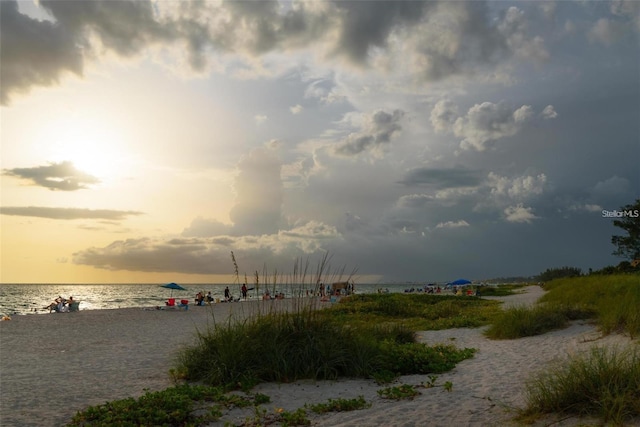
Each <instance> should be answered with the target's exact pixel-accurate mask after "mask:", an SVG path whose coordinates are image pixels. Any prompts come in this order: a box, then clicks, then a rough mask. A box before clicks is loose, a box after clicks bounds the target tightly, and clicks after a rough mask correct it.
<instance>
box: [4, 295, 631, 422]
mask: <svg viewBox="0 0 640 427" xmlns="http://www.w3.org/2000/svg"><path fill="white" fill-rule="evenodd" d="M542 292H543V291H542V290H541V289H540V288H539V287H535V286H533V287H528V288H526V289H525V292H524V293H522V294H518V295H514V296H509V297H504V298H497V299H500V300H503V301H504V303H505V305H516V304H532V303H533V302H535V301H536V300H537V299H538V298H539V297H540V296H541V295H542ZM292 304H293V301H292V300H284V301H264V302H263V301H253V302H243V303H233V304H216V305H214V306H212V307H191V308H190V309H189V310H187V311H184V310H154V309H118V310H95V311H80V312H78V313H68V314H52V315H32V316H15V317H14V318H13V319H12V320H11V321H4V322H0V425H2V426H26V425H29V426H61V425H64V424H65V423H66V422H68V421H69V420H70V419H71V417H72V416H73V415H74V414H75V413H76V412H77V411H78V410H82V409H84V408H86V407H87V406H89V405H97V404H101V403H104V402H106V401H109V400H115V399H121V398H126V397H137V396H140V395H142V394H144V392H145V391H146V390H153V391H154V390H161V389H164V388H166V387H169V386H171V385H172V382H171V378H170V377H169V374H168V371H169V369H170V368H171V366H172V362H173V359H174V357H175V354H176V351H177V350H178V349H180V348H181V347H182V346H184V345H186V344H189V343H192V342H194V340H195V331H196V329H198V328H199V329H205V328H206V327H207V325H209V324H211V323H212V322H213V319H215V322H224V321H226V319H228V317H229V316H230V315H235V316H238V317H246V316H248V315H250V314H252V313H254V312H255V311H256V310H266V309H269V308H270V307H272V306H275V307H277V308H278V309H288V308H290V307H291V306H292ZM482 330H483V329H482V328H480V329H448V330H443V331H426V332H420V333H419V338H420V340H421V341H423V342H426V343H428V344H436V343H447V344H450V343H453V344H455V345H456V346H458V347H472V348H476V349H478V352H477V353H476V356H475V357H474V358H472V359H469V360H466V361H464V362H462V363H460V364H458V365H457V367H456V368H455V369H454V370H453V371H451V372H449V373H446V374H442V375H440V376H439V377H438V380H437V381H436V384H443V383H444V382H446V381H450V382H451V383H452V384H453V389H452V390H451V392H447V391H445V390H444V389H443V388H442V387H434V388H430V389H421V392H422V394H421V395H420V396H418V397H416V398H415V399H413V400H410V401H391V400H386V399H382V398H380V397H379V396H378V394H377V390H379V389H381V388H383V386H380V385H377V384H376V383H375V382H374V381H372V380H340V381H322V382H313V381H300V382H296V383H291V384H273V383H268V384H261V385H259V386H257V387H256V388H255V389H254V391H256V392H260V393H264V394H266V395H268V396H270V397H271V403H269V404H266V405H264V407H265V409H267V410H268V411H269V412H273V410H275V409H276V408H283V409H285V410H295V409H298V408H300V407H303V406H304V404H305V403H321V402H326V401H327V400H328V399H330V398H338V397H340V398H355V397H358V396H364V398H365V399H366V400H367V401H369V402H371V403H372V406H371V408H369V409H365V410H360V411H354V412H345V413H332V414H328V415H321V416H318V415H313V414H312V413H311V412H310V418H311V419H312V421H313V424H314V425H317V426H382V425H384V426H453V425H456V426H502V425H508V424H509V423H510V419H511V418H512V417H513V411H510V409H513V408H515V407H518V406H521V405H522V404H523V394H522V392H523V387H522V386H523V382H524V380H525V379H526V378H527V377H529V375H531V373H533V372H535V371H538V370H540V369H542V368H544V367H545V366H546V365H548V363H550V362H552V361H554V360H558V359H562V358H565V357H566V356H567V355H570V354H574V353H576V352H581V351H585V350H588V349H589V348H590V347H592V346H608V345H626V344H629V343H630V342H631V341H630V340H629V338H626V337H623V336H620V335H610V336H606V337H600V335H599V334H598V332H597V330H596V329H595V328H594V327H593V326H592V325H589V324H588V323H585V322H575V323H573V324H572V325H571V326H570V327H569V328H567V329H563V330H560V331H555V332H551V333H548V334H545V335H542V336H537V337H529V338H522V339H518V340H505V341H492V340H488V339H486V338H484V337H483V335H482ZM427 381H428V377H427V376H425V375H413V376H404V377H401V378H400V379H399V380H398V382H397V384H413V385H418V384H421V383H423V382H427ZM397 384H396V385H397ZM252 415H253V411H252V410H237V409H236V410H232V411H230V412H227V413H225V414H224V416H223V418H222V419H221V420H220V421H218V422H216V423H213V424H211V425H212V426H223V425H224V424H225V422H231V423H236V424H240V423H242V422H243V421H244V420H245V418H246V417H248V416H252ZM554 421H555V420H554ZM551 422H553V421H551ZM585 422H589V420H584V419H582V420H578V419H574V418H570V419H567V420H564V421H561V422H558V423H556V424H554V425H558V426H570V425H578V424H580V423H585ZM540 425H544V424H540ZM583 425H584V424H583ZM633 425H640V424H638V423H636V424H633Z"/></svg>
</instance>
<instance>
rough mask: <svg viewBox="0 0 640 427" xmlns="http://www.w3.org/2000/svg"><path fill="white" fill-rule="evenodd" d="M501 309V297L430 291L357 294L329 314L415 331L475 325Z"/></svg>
mask: <svg viewBox="0 0 640 427" xmlns="http://www.w3.org/2000/svg"><path fill="white" fill-rule="evenodd" d="M499 312H500V303H499V302H498V301H490V300H483V299H480V298H476V297H467V296H462V297H461V296H455V295H429V294H363V295H353V296H351V297H349V298H347V299H344V300H343V301H341V302H340V304H337V305H336V306H334V307H332V309H331V310H330V312H329V313H327V315H328V316H330V317H332V318H334V319H335V320H337V321H340V322H348V323H349V324H351V325H356V326H357V325H366V324H378V325H381V324H401V325H403V326H405V327H406V328H408V329H410V330H413V331H426V330H441V329H449V328H475V327H479V326H483V325H486V324H487V323H489V322H490V321H491V320H492V319H493V318H494V317H495V316H496V315H497V314H498V313H499Z"/></svg>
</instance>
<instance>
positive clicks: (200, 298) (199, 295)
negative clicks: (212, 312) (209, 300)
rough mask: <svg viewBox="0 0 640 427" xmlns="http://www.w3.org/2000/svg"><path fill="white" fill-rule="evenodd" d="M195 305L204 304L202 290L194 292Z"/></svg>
mask: <svg viewBox="0 0 640 427" xmlns="http://www.w3.org/2000/svg"><path fill="white" fill-rule="evenodd" d="M196 305H204V295H203V293H202V292H198V293H197V294H196Z"/></svg>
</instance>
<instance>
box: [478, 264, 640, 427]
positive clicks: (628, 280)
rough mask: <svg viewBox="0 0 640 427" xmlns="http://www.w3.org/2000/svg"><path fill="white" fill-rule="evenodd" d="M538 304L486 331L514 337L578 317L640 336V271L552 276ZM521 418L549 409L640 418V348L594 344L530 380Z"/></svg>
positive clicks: (611, 418) (616, 420)
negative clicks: (590, 349) (587, 349)
mask: <svg viewBox="0 0 640 427" xmlns="http://www.w3.org/2000/svg"><path fill="white" fill-rule="evenodd" d="M544 287H545V290H547V292H546V293H545V295H544V296H543V297H542V298H541V299H540V301H538V304H536V305H534V306H533V307H514V308H510V309H507V310H504V311H503V312H502V313H500V314H498V315H497V316H496V318H495V319H494V321H493V322H492V324H491V326H490V327H489V328H488V329H487V330H486V331H485V335H487V336H488V337H490V338H495V339H514V338H519V337H524V336H531V335H538V334H541V333H545V332H548V331H550V330H554V329H559V328H564V327H566V326H568V324H569V322H570V321H572V320H577V319H588V321H590V322H593V323H595V324H596V325H597V326H598V328H599V330H600V331H601V332H602V333H603V334H609V333H614V332H615V333H621V334H625V335H628V336H629V337H630V338H632V339H637V338H638V336H639V335H640V275H638V274H616V275H589V276H580V277H571V278H562V279H556V280H552V281H551V282H549V283H546V284H545V286H544ZM526 401H527V404H526V407H525V408H524V409H523V411H522V414H521V419H528V420H531V419H535V418H536V417H539V416H541V415H542V414H545V413H556V414H569V415H577V416H585V415H588V416H594V417H598V418H600V419H601V420H602V422H604V423H611V424H614V425H624V423H625V422H626V421H627V420H629V419H634V418H637V417H640V346H639V345H638V343H637V341H635V342H634V341H632V343H630V344H629V345H628V346H627V347H621V348H598V347H596V348H594V349H592V351H591V352H589V353H587V354H578V355H574V356H573V357H571V358H569V359H568V360H566V361H563V362H559V363H557V364H554V365H553V366H550V367H549V368H548V369H546V370H544V371H543V372H540V373H538V374H536V375H535V376H534V377H532V378H531V379H530V380H529V381H528V382H527V384H526Z"/></svg>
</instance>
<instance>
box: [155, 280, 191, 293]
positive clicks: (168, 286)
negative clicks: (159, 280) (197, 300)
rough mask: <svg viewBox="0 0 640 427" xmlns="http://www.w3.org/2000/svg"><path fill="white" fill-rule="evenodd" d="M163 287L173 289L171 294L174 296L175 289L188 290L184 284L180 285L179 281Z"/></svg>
mask: <svg viewBox="0 0 640 427" xmlns="http://www.w3.org/2000/svg"><path fill="white" fill-rule="evenodd" d="M161 287H163V288H167V289H171V296H173V290H174V289H177V290H179V291H186V289H185V288H183V287H182V286H180V285H178V284H177V283H173V282H171V283H167V284H166V285H162V286H161Z"/></svg>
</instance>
